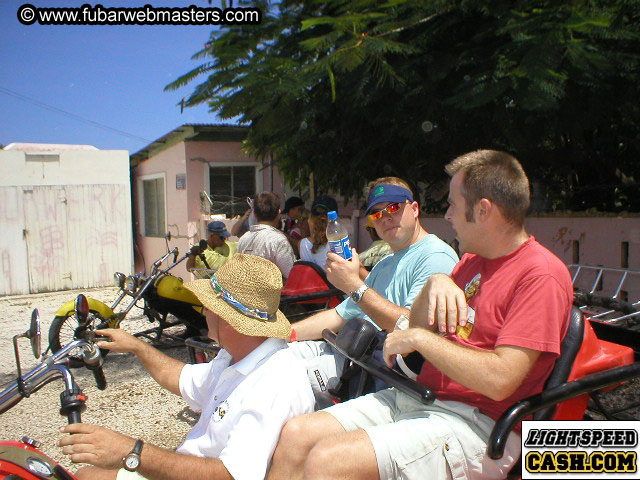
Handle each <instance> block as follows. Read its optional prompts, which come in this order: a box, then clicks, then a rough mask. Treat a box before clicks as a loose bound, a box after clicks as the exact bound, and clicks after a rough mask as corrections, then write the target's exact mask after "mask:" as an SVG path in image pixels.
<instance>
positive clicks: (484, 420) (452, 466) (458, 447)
mask: <svg viewBox="0 0 640 480" xmlns="http://www.w3.org/2000/svg"><path fill="white" fill-rule="evenodd" d="M325 411H326V412H327V413H330V414H331V415H333V416H334V417H335V418H336V420H338V422H340V424H342V426H343V427H344V428H345V429H346V430H347V431H353V430H358V429H363V430H364V431H365V432H366V433H367V435H368V436H369V439H370V440H371V443H372V445H373V448H374V450H375V454H376V460H377V463H378V472H379V474H380V479H381V480H386V479H398V478H399V479H407V480H411V479H416V480H418V479H423V478H425V472H429V475H428V477H429V478H430V479H437V480H439V479H456V480H458V479H459V480H462V479H465V480H466V479H471V480H477V479H502V478H506V476H507V473H508V472H509V470H510V469H511V467H512V466H513V465H514V463H515V462H516V461H517V459H518V457H519V456H520V437H519V436H518V435H517V434H515V433H512V434H511V435H510V436H509V439H508V441H507V445H506V448H505V453H504V456H503V457H502V458H501V459H498V460H491V459H490V458H489V457H488V456H487V453H486V452H487V440H488V438H489V433H490V432H491V429H492V428H493V425H494V423H495V422H494V421H493V420H492V419H491V418H489V417H487V416H486V415H483V414H482V413H480V411H479V410H478V409H477V408H475V407H471V406H469V405H465V404H464V403H460V402H453V401H438V400H436V401H435V402H434V403H433V404H432V405H424V404H422V403H420V402H419V401H417V400H414V399H413V398H411V397H409V396H408V395H406V394H404V393H402V392H400V391H398V390H396V389H394V388H390V389H387V390H381V391H379V392H377V393H372V394H369V395H365V396H363V397H359V398H356V399H354V400H350V401H348V402H344V403H339V404H337V405H334V406H333V407H330V408H328V409H326V410H325Z"/></svg>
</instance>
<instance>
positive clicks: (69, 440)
mask: <svg viewBox="0 0 640 480" xmlns="http://www.w3.org/2000/svg"><path fill="white" fill-rule="evenodd" d="M60 430H61V431H62V432H63V433H69V434H71V435H65V436H63V437H62V438H61V439H60V440H59V441H58V446H60V447H62V453H64V454H65V455H69V456H70V457H71V461H72V462H74V463H88V464H90V465H94V466H96V467H98V468H101V469H105V470H109V471H110V472H113V474H114V475H113V478H115V471H116V470H118V469H119V468H121V467H122V466H123V464H122V459H123V458H124V457H125V455H127V454H128V453H129V452H130V451H131V449H132V448H133V445H134V444H135V439H133V438H131V437H128V436H126V435H122V434H121V433H118V432H114V431H113V430H111V429H108V428H104V427H99V426H97V425H91V424H89V423H74V424H71V425H66V426H64V427H62V428H61V429H60ZM137 471H138V472H139V473H140V474H141V475H143V476H144V477H145V478H148V479H149V480H182V479H184V478H211V479H215V480H231V479H232V478H233V477H232V476H231V474H229V471H228V470H227V469H226V467H225V466H224V464H223V463H222V461H220V460H218V459H217V458H203V457H196V456H191V455H182V454H179V453H175V452H173V451H170V450H166V449H164V448H160V447H156V446H155V445H152V444H150V443H145V444H144V445H143V448H142V455H141V456H140V467H139V468H138V470H137ZM185 472H188V475H186V474H185ZM105 473H106V472H105ZM87 477H89V478H92V475H91V473H90V472H89V473H88V474H87V475H81V478H87Z"/></svg>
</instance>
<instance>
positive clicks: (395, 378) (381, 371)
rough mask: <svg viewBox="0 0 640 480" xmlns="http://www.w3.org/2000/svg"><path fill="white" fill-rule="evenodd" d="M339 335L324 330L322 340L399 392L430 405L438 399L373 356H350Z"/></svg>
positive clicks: (426, 389) (427, 389)
mask: <svg viewBox="0 0 640 480" xmlns="http://www.w3.org/2000/svg"><path fill="white" fill-rule="evenodd" d="M336 337H337V335H336V334H335V333H333V332H332V331H331V330H328V329H326V328H325V329H324V330H323V331H322V338H324V340H326V341H327V342H328V343H329V344H331V346H332V347H333V348H335V349H336V350H337V351H338V352H339V353H340V354H341V355H343V356H344V357H346V358H348V359H349V360H351V361H352V362H353V363H355V364H356V365H358V366H360V367H361V368H362V369H363V370H364V371H366V372H367V373H370V374H371V375H373V376H375V377H378V378H380V379H381V380H382V381H384V382H385V383H387V384H388V385H391V386H392V387H396V388H397V389H398V390H401V391H402V392H404V393H406V394H407V395H409V396H410V397H411V398H413V399H415V400H418V401H419V402H422V403H424V404H425V405H429V404H431V403H433V402H434V400H435V399H436V396H435V394H434V393H433V391H432V390H431V389H429V388H427V387H425V386H424V385H420V384H419V383H417V382H414V381H413V380H410V379H409V378H407V377H405V376H404V375H401V374H399V373H398V372H396V371H395V370H393V369H391V368H389V367H387V366H386V365H385V364H384V363H382V362H379V361H378V360H376V359H375V358H373V357H372V356H367V357H366V358H362V359H355V358H353V357H352V356H350V355H348V353H347V352H345V351H344V350H343V349H342V348H340V346H339V345H338V344H337V342H336Z"/></svg>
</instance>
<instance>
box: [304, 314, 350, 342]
mask: <svg viewBox="0 0 640 480" xmlns="http://www.w3.org/2000/svg"><path fill="white" fill-rule="evenodd" d="M345 323H346V322H345V320H344V319H343V318H342V317H341V316H340V315H338V312H336V309H335V308H332V309H330V310H325V311H323V312H320V313H316V314H315V315H312V316H310V317H308V318H305V319H304V320H301V321H299V322H296V323H294V324H293V328H294V330H295V331H296V340H322V330H324V329H325V328H328V329H329V330H332V331H334V332H336V333H337V332H339V331H340V329H341V328H342V326H343V325H344V324H345Z"/></svg>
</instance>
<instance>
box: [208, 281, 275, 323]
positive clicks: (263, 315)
mask: <svg viewBox="0 0 640 480" xmlns="http://www.w3.org/2000/svg"><path fill="white" fill-rule="evenodd" d="M211 288H213V291H214V292H215V293H216V294H217V295H218V296H219V297H220V298H221V299H222V300H224V301H225V302H227V303H228V304H229V305H231V306H232V307H233V308H235V309H236V310H238V311H239V312H240V313H242V314H243V315H246V316H248V317H253V318H257V319H259V320H273V319H274V318H276V314H275V312H274V313H269V312H265V311H264V310H258V309H257V308H250V307H247V306H246V305H244V304H243V303H242V302H239V301H238V300H236V299H235V298H234V296H233V295H231V293H229V292H228V291H227V290H225V289H224V287H223V286H222V285H220V284H219V283H218V280H217V279H216V276H215V274H214V275H213V277H211Z"/></svg>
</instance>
